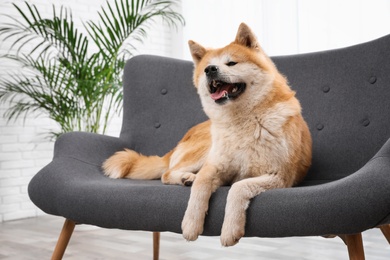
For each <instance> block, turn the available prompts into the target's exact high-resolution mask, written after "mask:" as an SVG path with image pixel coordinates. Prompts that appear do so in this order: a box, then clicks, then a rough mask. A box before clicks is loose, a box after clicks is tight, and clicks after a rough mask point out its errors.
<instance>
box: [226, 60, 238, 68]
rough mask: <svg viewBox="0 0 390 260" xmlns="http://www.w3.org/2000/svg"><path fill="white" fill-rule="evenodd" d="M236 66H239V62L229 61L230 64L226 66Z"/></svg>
mask: <svg viewBox="0 0 390 260" xmlns="http://www.w3.org/2000/svg"><path fill="white" fill-rule="evenodd" d="M236 64H237V62H234V61H229V62H228V63H226V65H227V66H229V67H231V66H234V65H236Z"/></svg>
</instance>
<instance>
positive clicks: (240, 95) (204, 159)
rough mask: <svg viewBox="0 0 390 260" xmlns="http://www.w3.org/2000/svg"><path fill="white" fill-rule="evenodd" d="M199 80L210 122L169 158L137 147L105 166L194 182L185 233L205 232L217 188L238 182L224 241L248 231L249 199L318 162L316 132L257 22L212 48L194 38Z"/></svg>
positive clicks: (114, 171)
mask: <svg viewBox="0 0 390 260" xmlns="http://www.w3.org/2000/svg"><path fill="white" fill-rule="evenodd" d="M189 46H190V50H191V54H192V57H193V59H194V63H195V70H194V84H195V86H196V88H197V90H198V94H199V96H200V99H201V102H202V105H203V108H204V111H205V112H206V114H207V115H208V117H209V118H210V120H209V121H206V122H204V123H201V124H199V125H197V126H195V127H193V128H191V129H190V130H189V131H188V132H187V134H186V135H185V136H184V137H183V139H182V140H181V141H180V142H179V144H178V145H177V146H176V147H175V148H174V149H173V150H172V151H170V152H169V153H167V154H166V155H165V156H163V157H157V156H151V157H146V156H143V155H140V154H138V153H136V152H134V151H131V150H125V151H122V152H117V153H116V154H115V155H113V156H112V157H110V158H109V159H108V160H107V161H106V162H105V163H104V165H103V168H104V171H105V174H106V175H107V176H109V177H112V178H134V179H157V178H161V180H162V182H163V183H166V184H182V185H192V188H191V195H190V199H189V202H188V206H187V210H186V212H185V215H184V219H183V222H182V231H183V236H184V238H185V239H187V240H190V241H192V240H196V239H197V237H198V236H199V235H200V234H202V232H203V224H204V219H205V216H206V213H207V210H208V204H209V199H210V196H211V194H212V193H213V192H214V191H215V190H216V189H217V188H218V187H220V186H221V185H226V184H231V185H232V186H231V189H230V191H229V194H228V197H227V204H226V209H225V219H224V222H223V226H222V231H221V243H222V245H224V246H232V245H234V244H236V243H237V242H238V241H239V239H240V238H241V237H242V236H244V232H245V221H246V209H247V208H248V206H249V202H250V199H251V198H253V197H255V196H257V195H259V194H260V193H262V192H264V191H266V190H269V189H275V188H285V187H291V186H293V185H295V184H297V183H299V182H300V181H301V180H302V179H303V178H304V176H305V175H306V173H307V170H308V168H309V166H310V163H311V137H310V133H309V130H308V127H307V125H306V123H305V121H304V119H303V118H302V116H301V106H300V103H299V101H298V100H297V99H296V97H295V92H293V91H292V90H291V89H290V87H289V86H288V84H287V81H286V79H285V78H284V77H283V75H281V74H280V73H279V72H278V70H277V68H276V67H275V65H274V64H273V62H272V61H271V59H270V58H269V57H268V56H267V55H266V54H265V53H264V52H263V50H262V48H261V47H260V45H259V44H258V42H257V39H256V37H255V36H254V34H253V33H252V31H251V30H250V28H249V27H248V26H247V25H245V24H241V25H240V27H239V29H238V32H237V36H236V39H235V41H234V42H232V43H231V44H229V45H227V46H226V47H224V48H221V49H206V48H204V47H202V46H201V45H199V44H198V43H195V42H193V41H190V42H189Z"/></svg>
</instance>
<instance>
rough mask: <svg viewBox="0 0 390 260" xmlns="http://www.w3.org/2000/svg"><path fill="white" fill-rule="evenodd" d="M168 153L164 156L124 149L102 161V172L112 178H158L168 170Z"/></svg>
mask: <svg viewBox="0 0 390 260" xmlns="http://www.w3.org/2000/svg"><path fill="white" fill-rule="evenodd" d="M168 166H169V153H168V154H167V155H165V156H164V157H159V156H145V155H142V154H139V153H137V152H135V151H133V150H129V149H125V150H124V151H120V152H117V153H115V154H114V155H113V156H111V157H110V158H108V159H107V160H106V161H105V162H104V163H103V170H104V174H105V175H106V176H108V177H110V178H113V179H119V178H129V179H145V180H153V179H160V178H161V176H162V175H163V173H165V172H166V171H167V170H168Z"/></svg>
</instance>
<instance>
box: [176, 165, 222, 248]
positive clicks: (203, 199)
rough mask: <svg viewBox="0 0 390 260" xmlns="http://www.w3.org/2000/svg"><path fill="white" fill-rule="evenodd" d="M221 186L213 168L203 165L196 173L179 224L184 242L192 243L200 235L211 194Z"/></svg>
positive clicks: (215, 169)
mask: <svg viewBox="0 0 390 260" xmlns="http://www.w3.org/2000/svg"><path fill="white" fill-rule="evenodd" d="M221 184H222V182H221V180H220V179H219V178H218V176H217V168H216V167H215V166H212V165H210V164H205V165H204V166H203V167H202V169H200V171H199V172H198V174H197V177H196V178H195V181H194V183H193V184H192V188H191V195H190V199H189V201H188V206H187V210H186V212H185V215H184V218H183V222H182V224H181V228H182V231H183V237H184V238H185V239H186V240H188V241H194V240H196V239H197V238H198V236H199V235H200V234H202V232H203V224H204V219H205V217H206V213H207V210H208V207H209V200H210V197H211V194H212V193H213V192H214V191H215V190H216V189H217V188H218V187H219V186H221Z"/></svg>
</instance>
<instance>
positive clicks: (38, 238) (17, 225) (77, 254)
mask: <svg viewBox="0 0 390 260" xmlns="http://www.w3.org/2000/svg"><path fill="white" fill-rule="evenodd" d="M62 224H63V219H61V218H59V217H53V216H43V217H38V218H32V219H24V220H18V221H11V222H5V223H0V259H1V260H5V259H7V260H8V259H14V260H25V259H26V260H27V259H34V260H35V259H50V256H51V253H52V250H53V249H54V245H55V243H56V240H57V237H58V234H59V232H60V230H61V228H62ZM363 243H364V246H365V253H366V259H367V260H385V259H387V260H388V259H390V245H389V244H388V243H387V241H386V239H385V238H384V236H383V235H382V233H381V232H380V230H379V229H373V230H369V231H366V232H365V233H363ZM64 259H65V260H66V259H78V260H79V259H115V260H117V259H119V260H120V259H136V260H144V259H152V233H149V232H135V231H123V230H107V229H101V228H97V227H92V226H86V225H80V226H76V229H75V232H74V233H73V236H72V239H71V241H70V243H69V246H68V249H67V251H66V252H65V256H64ZM160 259H166V260H178V259H183V260H209V259H210V260H211V259H212V260H228V259H240V260H245V259H256V260H265V259H267V260H271V259H276V260H278V259H288V260H292V259H293V260H296V259H302V260H309V259H310V260H312V259H315V260H325V259H326V260H337V259H348V255H347V250H346V247H345V246H344V244H343V242H342V241H341V240H340V239H339V238H334V239H325V238H321V237H294V238H277V239H275V238H273V239H265V238H244V239H242V240H241V241H240V243H239V244H238V245H236V246H234V247H231V248H223V247H221V245H220V244H219V238H217V237H201V238H199V239H198V240H197V241H195V242H186V241H184V239H183V238H182V237H181V235H178V234H173V233H162V234H161V249H160Z"/></svg>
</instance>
